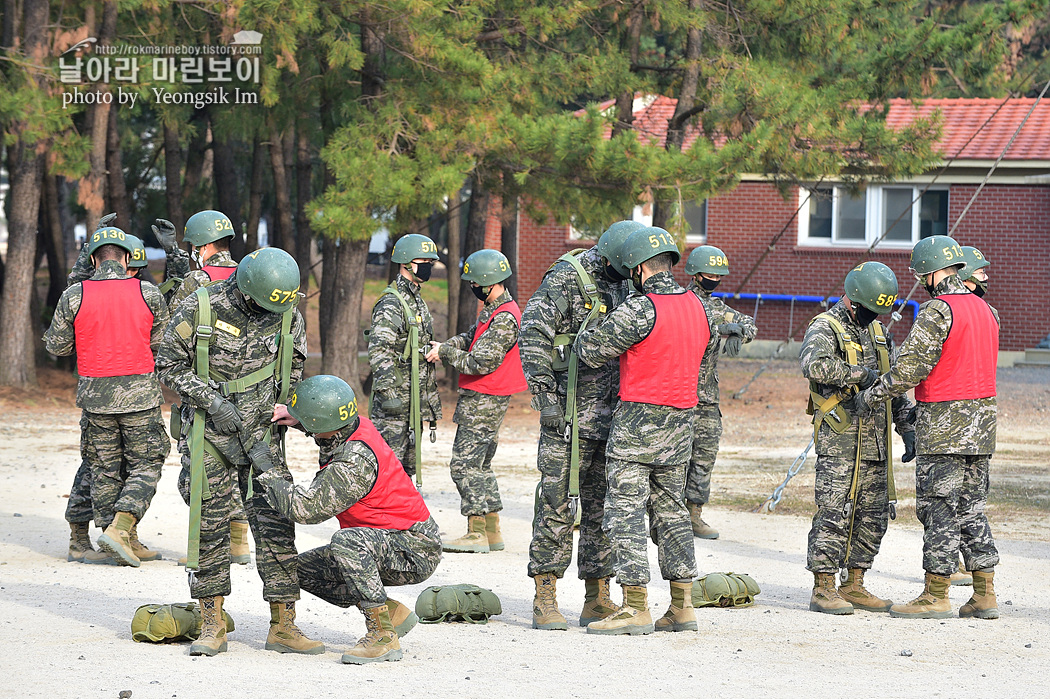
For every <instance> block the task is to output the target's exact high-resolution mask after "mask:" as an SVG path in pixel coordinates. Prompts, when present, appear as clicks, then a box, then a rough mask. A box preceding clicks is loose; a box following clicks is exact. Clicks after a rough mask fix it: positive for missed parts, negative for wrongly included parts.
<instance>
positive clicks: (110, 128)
mask: <svg viewBox="0 0 1050 699" xmlns="http://www.w3.org/2000/svg"><path fill="white" fill-rule="evenodd" d="M118 111H119V110H117V109H110V110H109V119H108V121H107V125H106V180H107V191H108V195H109V196H108V197H107V198H108V200H109V207H108V208H109V210H110V211H115V212H116V213H117V220H116V221H115V222H114V225H116V226H117V227H118V228H120V229H121V230H123V231H124V232H126V233H131V234H134V233H135V223H134V221H132V220H131V207H130V206H129V205H128V188H127V185H126V183H125V181H124V160H123V158H122V157H121V153H120V129H119V124H118V123H117V113H118Z"/></svg>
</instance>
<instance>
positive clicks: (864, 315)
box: [853, 303, 879, 328]
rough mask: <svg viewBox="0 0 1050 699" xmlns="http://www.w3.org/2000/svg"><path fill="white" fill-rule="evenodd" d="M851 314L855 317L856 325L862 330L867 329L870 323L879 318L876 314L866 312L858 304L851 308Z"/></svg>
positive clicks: (866, 310)
mask: <svg viewBox="0 0 1050 699" xmlns="http://www.w3.org/2000/svg"><path fill="white" fill-rule="evenodd" d="M853 313H854V314H855V315H856V316H857V323H858V324H859V325H860V327H862V328H866V327H868V326H869V325H871V323H872V321H874V320H875V319H876V318H878V317H879V314H878V313H876V312H875V311H871V310H868V309H867V308H865V307H864V306H861V305H860V304H859V303H858V304H855V305H854V306H853Z"/></svg>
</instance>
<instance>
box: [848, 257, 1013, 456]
mask: <svg viewBox="0 0 1050 699" xmlns="http://www.w3.org/2000/svg"><path fill="white" fill-rule="evenodd" d="M968 293H970V290H969V289H967V288H966V285H965V284H963V282H962V281H961V280H960V279H959V278H958V277H957V276H955V275H951V276H949V277H946V278H944V279H942V280H941V282H940V284H938V285H937V287H936V288H935V289H934V296H935V297H936V296H942V295H945V294H968ZM992 314H993V315H994V316H995V320H996V322H999V314H998V313H996V311H995V309H992ZM951 328H952V310H951V307H950V306H948V304H947V303H945V302H944V301H941V300H939V299H937V298H933V299H931V300H929V301H927V302H926V303H924V304H922V307H921V308H919V316H918V318H916V319H915V324H914V325H913V326H912V328H911V332H909V333H908V337H906V338H904V342H902V343H901V346H900V352H899V353H898V355H897V357H896V361H894V363H893V366H892V367H891V368H890V371H889V373H888V374H886V375H885V376H883V377H882V378H881V379H879V380H878V381H876V382H875V384H874V385H873V386H872V387H871V388H869V389H868V390H867V391H865V392H864V393H863V394H862V396H861V397H862V399H863V400H865V401H866V402H867V403H868V404H869V405H875V404H877V403H879V402H881V401H884V400H887V399H889V398H895V397H897V396H901V395H903V394H904V393H905V392H906V391H908V390H909V389H911V388H914V387H915V386H917V385H919V383H920V382H921V381H922V380H923V379H925V378H926V377H927V376H929V375H930V372H931V371H933V368H934V367H935V366H937V362H939V361H940V359H941V350H942V349H943V346H944V341H945V340H946V339H947V338H948V332H949V331H950V330H951ZM876 410H877V407H876ZM916 415H917V419H916V423H915V452H916V453H917V454H991V453H993V452H994V451H995V415H996V401H995V397H994V396H993V397H992V398H975V399H970V400H950V401H943V402H939V403H920V404H919V410H918V411H916Z"/></svg>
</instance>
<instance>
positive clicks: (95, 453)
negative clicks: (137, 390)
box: [81, 407, 171, 529]
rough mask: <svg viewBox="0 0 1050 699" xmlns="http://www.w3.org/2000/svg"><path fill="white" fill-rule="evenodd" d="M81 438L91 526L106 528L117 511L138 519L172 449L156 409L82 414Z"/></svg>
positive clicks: (154, 490)
mask: <svg viewBox="0 0 1050 699" xmlns="http://www.w3.org/2000/svg"><path fill="white" fill-rule="evenodd" d="M81 439H82V444H81V447H82V453H81V456H82V458H83V459H84V460H85V461H86V462H87V465H88V468H89V469H90V471H91V488H90V490H91V494H90V497H91V508H92V512H93V514H94V518H95V526H96V527H98V528H99V529H105V528H106V527H108V526H109V524H110V522H112V521H113V517H114V515H115V514H116V513H117V512H130V513H131V514H132V515H134V517H135V519H136V520H140V519H142V515H144V514H146V510H147V509H149V504H150V502H151V501H152V500H153V495H154V494H155V493H156V492H157V483H158V481H160V471H161V467H162V466H163V465H164V459H165V457H167V455H168V452H170V451H171V442H170V441H169V439H168V431H167V430H166V429H164V422H163V420H162V419H161V416H160V408H159V407H157V408H150V409H149V410H139V411H135V412H132V413H116V414H103V413H90V412H87V411H86V410H85V411H84V413H83V419H82V420H81Z"/></svg>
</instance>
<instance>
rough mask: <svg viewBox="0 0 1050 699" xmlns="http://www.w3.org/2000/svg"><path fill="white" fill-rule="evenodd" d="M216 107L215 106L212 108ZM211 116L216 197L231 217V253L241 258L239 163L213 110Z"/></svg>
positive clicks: (236, 257) (242, 246) (234, 256)
mask: <svg viewBox="0 0 1050 699" xmlns="http://www.w3.org/2000/svg"><path fill="white" fill-rule="evenodd" d="M212 109H214V107H213V108H212ZM209 118H210V119H211V123H212V127H211V134H212V145H211V149H212V154H213V156H214V162H213V173H214V180H215V199H216V201H217V202H218V206H219V211H221V212H222V213H224V214H226V215H227V216H229V217H230V221H231V222H232V223H233V228H234V231H235V234H234V236H233V240H231V241H230V254H231V255H233V259H235V260H239V259H241V258H242V257H244V247H245V246H244V238H243V236H242V230H243V228H244V226H243V223H244V219H243V218H242V214H241V197H240V187H239V180H240V178H239V177H238V174H239V173H238V170H237V163H236V162H235V161H234V157H233V147H232V146H231V145H230V141H229V139H228V138H227V136H226V135H220V133H221V132H220V131H219V130H218V129H217V128H216V124H215V120H214V118H212V112H211V110H209Z"/></svg>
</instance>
